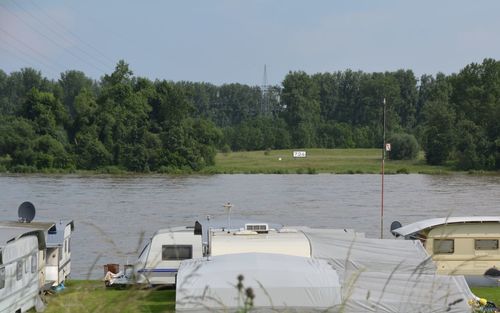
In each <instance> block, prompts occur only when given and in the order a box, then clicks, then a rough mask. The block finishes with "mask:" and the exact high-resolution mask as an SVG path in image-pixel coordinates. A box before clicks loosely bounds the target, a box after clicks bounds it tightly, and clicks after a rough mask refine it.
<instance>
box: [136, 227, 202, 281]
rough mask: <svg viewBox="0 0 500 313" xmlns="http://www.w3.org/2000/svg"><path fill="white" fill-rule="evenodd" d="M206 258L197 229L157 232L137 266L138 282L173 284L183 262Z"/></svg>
mask: <svg viewBox="0 0 500 313" xmlns="http://www.w3.org/2000/svg"><path fill="white" fill-rule="evenodd" d="M202 256H203V246H202V236H201V234H195V232H194V227H176V228H171V229H162V230H159V231H157V232H156V233H155V234H154V235H153V237H152V238H151V240H150V241H149V243H148V244H147V245H146V246H145V247H144V249H143V250H142V252H141V254H140V255H139V259H138V261H137V263H136V264H135V266H134V274H135V279H136V282H138V283H140V284H151V285H159V284H161V285H173V284H175V278H176V275H177V270H178V268H179V265H180V262H181V261H182V260H185V259H192V258H199V257H202Z"/></svg>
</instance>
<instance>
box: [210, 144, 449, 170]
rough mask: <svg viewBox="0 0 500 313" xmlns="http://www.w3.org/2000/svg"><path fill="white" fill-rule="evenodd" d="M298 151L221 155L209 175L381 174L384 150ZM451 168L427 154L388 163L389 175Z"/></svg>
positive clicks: (217, 157)
mask: <svg viewBox="0 0 500 313" xmlns="http://www.w3.org/2000/svg"><path fill="white" fill-rule="evenodd" d="M293 151H294V150H273V151H249V152H230V153H226V154H224V153H218V154H217V156H216V159H215V164H216V165H215V166H211V167H208V168H206V169H205V170H204V171H203V172H205V173H274V174H315V173H335V174H378V173H380V172H381V154H382V152H381V150H380V149H304V150H303V151H306V152H307V157H306V158H294V157H293ZM452 171H453V169H452V168H451V167H446V166H430V165H427V164H425V159H424V155H423V153H420V154H419V156H418V158H417V159H416V160H404V161H393V160H386V162H385V172H386V173H388V174H396V173H426V174H437V173H447V172H452Z"/></svg>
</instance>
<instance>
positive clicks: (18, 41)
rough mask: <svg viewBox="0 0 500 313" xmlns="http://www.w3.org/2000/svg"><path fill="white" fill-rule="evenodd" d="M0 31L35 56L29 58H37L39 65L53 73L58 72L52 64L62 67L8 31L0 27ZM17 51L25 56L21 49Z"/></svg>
mask: <svg viewBox="0 0 500 313" xmlns="http://www.w3.org/2000/svg"><path fill="white" fill-rule="evenodd" d="M0 31H1V32H3V33H4V34H6V35H7V36H9V37H10V38H12V39H13V40H14V41H16V42H17V43H20V44H21V45H23V46H24V47H26V48H27V49H28V50H31V51H32V52H33V53H34V54H35V55H34V56H29V57H30V58H33V57H37V58H39V61H41V63H44V64H45V65H46V66H48V67H50V68H52V69H53V70H55V72H59V70H57V69H56V68H55V67H53V64H52V63H54V64H56V65H57V66H58V67H62V66H61V65H60V64H58V63H56V62H53V61H52V60H50V58H48V57H47V56H45V55H43V54H42V53H40V52H39V51H37V50H36V49H34V48H32V47H31V46H30V45H29V44H27V43H26V42H24V41H22V40H20V39H18V38H17V37H16V36H14V35H12V34H11V33H9V32H8V31H6V30H5V29H3V28H1V27H0ZM11 47H13V48H16V47H14V46H11ZM17 50H18V51H22V53H24V54H26V52H24V51H23V50H22V49H19V48H17ZM43 59H46V60H47V61H48V62H46V61H44V60H43Z"/></svg>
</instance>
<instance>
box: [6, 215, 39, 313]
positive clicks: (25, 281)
mask: <svg viewBox="0 0 500 313" xmlns="http://www.w3.org/2000/svg"><path fill="white" fill-rule="evenodd" d="M44 249H45V237H44V233H43V231H41V230H28V229H26V228H24V227H12V226H2V225H0V312H2V313H3V312H5V313H7V312H8V313H11V312H16V313H22V312H26V311H28V310H29V309H31V308H33V307H35V305H36V303H37V300H39V299H37V298H38V291H39V276H38V273H39V272H40V271H41V270H40V264H39V262H38V257H39V254H40V251H44Z"/></svg>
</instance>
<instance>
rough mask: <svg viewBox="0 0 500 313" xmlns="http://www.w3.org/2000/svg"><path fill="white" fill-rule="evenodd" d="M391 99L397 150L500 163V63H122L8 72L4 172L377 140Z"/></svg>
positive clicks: (160, 166) (464, 162)
mask: <svg viewBox="0 0 500 313" xmlns="http://www.w3.org/2000/svg"><path fill="white" fill-rule="evenodd" d="M383 99H386V114H385V116H386V125H387V132H388V137H387V138H393V140H394V142H395V144H396V147H397V148H398V149H400V150H399V151H398V153H394V157H398V156H399V157H400V158H412V157H415V155H416V154H415V150H416V149H418V148H419V147H420V148H422V149H423V150H424V152H425V157H426V161H427V163H428V164H433V165H442V164H448V165H452V166H454V167H456V168H457V169H461V170H498V169H500V122H499V121H500V62H499V61H496V60H493V59H485V60H484V61H483V62H482V63H481V64H476V63H472V64H469V65H467V66H466V67H465V68H463V69H462V70H461V71H460V72H459V73H458V74H452V75H445V74H442V73H438V74H436V75H423V76H421V77H419V78H417V77H415V75H414V73H413V72H412V71H411V70H398V71H394V72H384V73H365V72H361V71H351V70H346V71H339V72H334V73H318V74H313V75H309V74H307V73H305V72H301V71H297V72H289V73H288V74H287V75H286V77H285V78H284V80H283V82H282V84H281V85H280V86H269V87H268V88H261V87H257V86H248V85H242V84H237V83H234V84H225V85H221V86H216V85H213V84H210V83H204V82H186V81H182V82H172V81H166V80H154V81H153V80H151V79H149V78H144V77H137V76H134V75H133V72H132V70H131V69H130V68H129V66H128V64H127V63H125V62H124V61H119V62H118V63H117V65H116V68H115V70H114V72H113V73H111V74H107V75H104V76H103V77H102V78H101V79H100V80H98V81H96V80H93V79H91V78H89V77H87V76H86V75H85V73H83V72H80V71H75V70H68V71H66V72H64V73H62V74H61V75H60V78H59V79H58V80H49V79H47V78H45V77H43V76H42V73H41V72H39V71H37V70H35V69H32V68H25V69H22V70H20V71H17V72H13V73H10V74H6V73H5V72H3V71H1V70H0V170H3V171H5V170H9V171H20V172H22V171H37V170H41V169H50V168H58V169H67V170H73V169H86V170H95V169H101V168H105V167H117V168H119V169H124V170H128V171H137V172H147V171H160V172H164V171H170V170H179V169H180V170H192V171H197V170H200V169H203V168H204V167H205V166H208V165H213V164H214V160H215V155H216V152H217V151H220V150H222V151H230V150H232V151H239V150H247V151H249V150H265V149H285V148H313V147H314V148H380V147H381V146H382V144H383V143H382V140H383V139H382V128H383V127H382V118H383V105H382V103H383Z"/></svg>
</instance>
